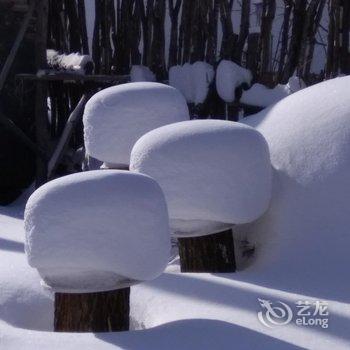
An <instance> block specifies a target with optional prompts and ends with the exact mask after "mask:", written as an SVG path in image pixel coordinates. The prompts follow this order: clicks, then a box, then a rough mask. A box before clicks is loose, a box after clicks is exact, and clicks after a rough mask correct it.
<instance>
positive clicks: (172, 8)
mask: <svg viewBox="0 0 350 350" xmlns="http://www.w3.org/2000/svg"><path fill="white" fill-rule="evenodd" d="M181 3H182V0H176V3H175V5H174V0H168V6H169V16H170V21H171V30H170V45H169V61H168V67H169V68H170V67H171V66H175V65H176V64H177V58H178V52H177V47H178V20H179V12H180V8H181Z"/></svg>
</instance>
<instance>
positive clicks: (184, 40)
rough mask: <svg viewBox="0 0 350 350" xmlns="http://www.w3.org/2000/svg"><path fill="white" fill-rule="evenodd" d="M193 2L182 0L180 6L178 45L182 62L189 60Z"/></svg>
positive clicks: (191, 0)
mask: <svg viewBox="0 0 350 350" xmlns="http://www.w3.org/2000/svg"><path fill="white" fill-rule="evenodd" d="M194 5H195V2H194V1H193V0H184V2H183V6H182V15H181V25H180V47H181V50H182V57H181V62H182V64H184V63H186V62H189V61H190V57H191V49H192V30H193V23H192V21H193V11H194Z"/></svg>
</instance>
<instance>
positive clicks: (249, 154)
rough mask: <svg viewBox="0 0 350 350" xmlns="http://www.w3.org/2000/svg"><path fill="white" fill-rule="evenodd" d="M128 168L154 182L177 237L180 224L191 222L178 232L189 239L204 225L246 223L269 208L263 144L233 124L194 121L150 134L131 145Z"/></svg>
mask: <svg viewBox="0 0 350 350" xmlns="http://www.w3.org/2000/svg"><path fill="white" fill-rule="evenodd" d="M130 169H131V170H134V171H137V172H140V173H145V174H148V175H150V176H152V177H153V178H154V179H156V180H157V181H158V183H159V184H160V186H161V187H162V189H163V191H164V193H165V197H166V199H167V203H168V208H169V216H170V218H171V225H172V226H173V227H172V228H173V229H174V230H176V231H178V232H177V234H181V228H182V229H184V227H185V226H186V225H184V224H186V223H183V221H191V222H192V223H193V225H192V226H193V227H192V228H188V227H187V228H186V230H184V231H183V232H182V233H186V234H190V235H193V234H194V232H197V234H202V233H203V232H201V230H200V228H201V226H204V227H206V226H210V223H216V224H218V225H222V223H224V224H238V223H246V222H250V221H253V220H255V219H257V218H258V217H259V216H260V215H261V214H262V213H263V212H264V211H265V210H266V209H267V207H268V204H269V199H270V191H271V165H270V158H269V151H268V147H267V143H266V141H265V140H264V138H263V137H262V136H261V134H260V133H258V132H256V131H255V130H254V129H253V128H250V127H246V126H243V125H242V124H239V123H233V122H228V121H222V120H194V121H187V122H181V123H175V124H172V125H167V126H164V127H161V128H158V129H156V130H153V131H151V132H149V133H148V134H146V135H144V136H143V137H142V138H141V139H140V140H138V141H137V143H136V144H135V146H134V148H133V150H132V154H131V161H130ZM187 225H188V223H187ZM174 226H175V227H174ZM179 226H181V228H180V227H179ZM214 226H215V225H214ZM220 228H222V227H220ZM198 231H199V232H198ZM211 231H212V228H210V229H209V231H207V232H206V234H209V233H212V232H211Z"/></svg>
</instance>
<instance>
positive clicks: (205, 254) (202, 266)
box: [178, 230, 236, 272]
mask: <svg viewBox="0 0 350 350" xmlns="http://www.w3.org/2000/svg"><path fill="white" fill-rule="evenodd" d="M178 241H179V255H180V264H181V272H235V271H236V261H235V255H234V244H233V236H232V231H231V230H227V231H224V232H219V233H215V234H212V235H208V236H201V237H191V238H179V240H178Z"/></svg>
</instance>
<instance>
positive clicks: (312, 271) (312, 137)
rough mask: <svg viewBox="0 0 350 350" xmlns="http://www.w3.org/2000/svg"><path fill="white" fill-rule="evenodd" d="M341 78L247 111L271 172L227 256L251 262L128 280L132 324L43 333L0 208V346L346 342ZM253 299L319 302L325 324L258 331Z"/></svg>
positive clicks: (41, 312)
mask: <svg viewBox="0 0 350 350" xmlns="http://www.w3.org/2000/svg"><path fill="white" fill-rule="evenodd" d="M349 83H350V77H345V78H339V79H334V80H332V81H328V82H325V83H323V84H319V85H317V86H314V87H311V88H308V89H305V90H303V91H301V92H297V93H295V94H293V95H291V96H289V97H287V98H285V99H283V100H282V101H280V102H279V103H277V104H275V105H274V106H272V107H271V108H269V109H267V110H265V111H264V112H262V113H260V114H259V115H256V116H252V117H249V118H248V119H247V123H249V124H250V125H254V126H255V127H256V128H257V129H258V130H259V131H260V132H261V133H262V134H263V135H264V137H265V138H266V140H267V142H268V144H269V146H270V152H271V160H272V165H273V168H274V180H273V192H272V202H271V206H270V209H269V210H268V211H267V213H266V214H265V215H264V216H263V217H262V218H261V219H260V220H258V221H257V222H255V223H254V225H242V226H237V227H236V228H235V239H236V247H237V249H236V250H237V251H236V253H237V258H238V259H239V260H240V259H241V255H242V254H243V251H242V250H241V244H240V243H242V242H243V241H244V240H248V241H250V242H251V243H255V244H256V247H255V255H256V257H255V259H251V260H247V261H243V260H242V261H239V267H243V266H247V268H245V269H243V270H241V271H238V272H237V273H235V274H220V275H219V274H181V273H179V268H178V265H177V264H176V262H174V263H172V264H171V265H170V266H169V267H168V268H167V270H166V272H165V273H164V274H162V275H161V276H160V277H159V278H158V279H156V280H154V281H151V282H146V283H143V284H139V285H137V286H134V287H132V292H131V319H132V327H133V329H137V330H138V331H133V332H124V333H112V334H65V333H52V332H49V331H51V330H52V320H53V302H52V297H50V296H49V295H47V294H45V293H44V291H43V290H42V288H41V286H40V277H39V275H38V274H37V272H36V271H35V270H34V269H32V268H30V267H29V266H28V264H27V262H26V258H25V255H24V248H23V240H24V231H23V219H22V217H23V207H24V200H23V199H22V200H19V201H18V202H17V203H15V204H13V205H11V206H9V207H6V208H0V227H1V228H0V250H1V252H0V348H1V349H2V348H4V349H6V350H12V349H13V350H21V349H29V350H34V349H35V350H36V349H40V348H47V349H62V348H63V349H76V348H84V349H94V350H96V349H97V350H100V349H119V348H120V349H165V348H166V349H208V350H209V349H211V350H212V349H213V348H215V349H227V348H234V347H235V348H237V349H278V350H280V349H302V348H306V349H315V350H323V349H324V350H329V349H336V350H340V349H341V350H343V349H344V350H347V349H349V348H350V334H349V328H350V280H349V271H348V269H349V265H350V257H349V254H348V247H349V246H350V236H349V234H348V228H349V223H350V222H349V220H350V215H349V211H348V201H349V198H350V193H349V191H350V186H349V185H350V184H349V181H350V174H349V171H350V164H349V162H350V160H349V149H350V148H349V146H350V145H349V140H350V137H349V136H350V126H349V125H350V124H349V118H350V117H349V110H350V102H349V101H350V99H349V93H348V86H349ZM258 299H264V300H269V301H271V302H273V303H277V302H279V301H282V302H284V303H286V304H288V305H289V306H290V307H291V308H292V309H293V311H295V303H296V302H297V301H308V302H317V301H321V300H322V301H326V302H327V303H328V311H329V327H328V328H321V327H319V326H297V325H296V324H295V323H294V322H291V323H289V324H288V325H280V326H275V327H273V328H269V327H266V326H264V325H263V324H261V323H260V322H259V320H258V312H261V311H263V310H264V309H262V308H261V305H260V303H259V300H258ZM276 305H278V304H276ZM294 316H295V315H294ZM294 320H295V319H293V321H294Z"/></svg>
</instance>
